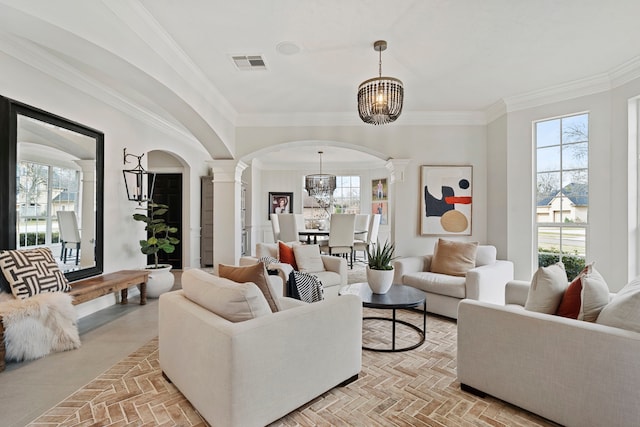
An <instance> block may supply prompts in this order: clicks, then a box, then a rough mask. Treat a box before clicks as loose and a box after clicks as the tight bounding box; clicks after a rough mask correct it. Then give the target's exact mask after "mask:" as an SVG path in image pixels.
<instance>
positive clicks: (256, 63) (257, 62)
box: [231, 55, 267, 71]
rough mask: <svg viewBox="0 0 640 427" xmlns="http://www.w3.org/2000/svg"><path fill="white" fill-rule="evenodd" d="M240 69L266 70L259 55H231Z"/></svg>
mask: <svg viewBox="0 0 640 427" xmlns="http://www.w3.org/2000/svg"><path fill="white" fill-rule="evenodd" d="M231 59H232V60H233V63H234V64H235V65H236V68H237V69H238V70H240V71H249V70H251V71H253V70H266V69H267V65H266V64H265V63H264V59H262V56H260V55H234V56H232V57H231Z"/></svg>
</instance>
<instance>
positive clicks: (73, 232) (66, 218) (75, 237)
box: [56, 211, 80, 265]
mask: <svg viewBox="0 0 640 427" xmlns="http://www.w3.org/2000/svg"><path fill="white" fill-rule="evenodd" d="M56 215H57V217H58V229H59V230H60V243H62V249H61V250H60V260H61V261H62V262H64V263H66V262H67V251H69V255H73V249H74V248H75V250H76V265H78V261H79V259H80V258H79V255H80V230H79V229H78V219H77V218H76V213H75V212H74V211H57V212H56ZM70 246H73V247H70Z"/></svg>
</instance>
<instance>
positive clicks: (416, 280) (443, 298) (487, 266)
mask: <svg viewBox="0 0 640 427" xmlns="http://www.w3.org/2000/svg"><path fill="white" fill-rule="evenodd" d="M440 242H442V239H441V240H440ZM440 242H439V243H440ZM439 243H438V244H439ZM448 243H454V244H457V243H458V242H448ZM438 244H436V250H435V251H434V253H435V252H437V247H438ZM471 253H472V254H473V255H472V256H471V257H470V258H473V259H467V260H466V261H467V263H468V264H469V266H470V267H471V268H469V269H468V270H466V271H464V272H463V271H462V270H461V271H458V272H456V274H455V275H454V274H446V273H443V272H442V271H443V270H441V269H436V271H434V269H433V268H432V267H433V266H432V264H433V260H434V254H430V255H422V256H412V257H406V258H401V259H399V260H397V261H396V262H395V263H394V279H393V283H397V284H402V285H408V286H413V287H415V288H418V289H421V290H422V291H424V292H426V294H427V307H426V308H427V311H428V312H430V313H435V314H439V315H442V316H446V317H451V318H453V319H457V318H458V303H459V302H460V301H461V300H462V299H464V298H469V299H473V300H478V301H485V302H491V303H494V304H500V305H504V293H505V286H506V284H507V282H509V281H510V280H512V279H513V263H512V262H511V261H503V260H498V259H496V256H497V250H496V248H495V246H488V245H477V251H475V252H473V251H472V252H471ZM441 255H445V256H444V258H445V261H451V262H452V263H453V264H455V263H456V262H457V259H456V257H457V254H456V253H454V252H447V253H446V254H445V253H444V252H443V251H441ZM440 258H442V256H441V257H440ZM451 265H452V264H450V268H456V266H455V265H454V267H451ZM463 270H464V269H463ZM438 271H440V272H438ZM445 271H446V270H445Z"/></svg>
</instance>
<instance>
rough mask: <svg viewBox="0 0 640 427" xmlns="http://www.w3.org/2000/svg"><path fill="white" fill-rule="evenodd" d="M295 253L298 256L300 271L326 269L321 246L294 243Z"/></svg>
mask: <svg viewBox="0 0 640 427" xmlns="http://www.w3.org/2000/svg"><path fill="white" fill-rule="evenodd" d="M293 255H294V256H295V257H296V264H297V265H298V271H301V272H303V273H316V272H318V271H325V269H324V263H323V262H322V257H321V256H320V246H318V245H294V246H293Z"/></svg>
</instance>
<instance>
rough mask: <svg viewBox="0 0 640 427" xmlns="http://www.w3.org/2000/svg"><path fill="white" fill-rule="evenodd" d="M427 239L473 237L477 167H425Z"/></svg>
mask: <svg viewBox="0 0 640 427" xmlns="http://www.w3.org/2000/svg"><path fill="white" fill-rule="evenodd" d="M420 180H421V183H420V184H421V185H420V188H421V190H422V191H421V203H420V207H421V209H420V213H421V214H420V230H421V233H422V234H423V235H440V236H442V235H461V236H470V235H471V220H472V195H473V185H472V183H473V166H470V165H463V166H440V165H438V166H422V167H421V176H420Z"/></svg>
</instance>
